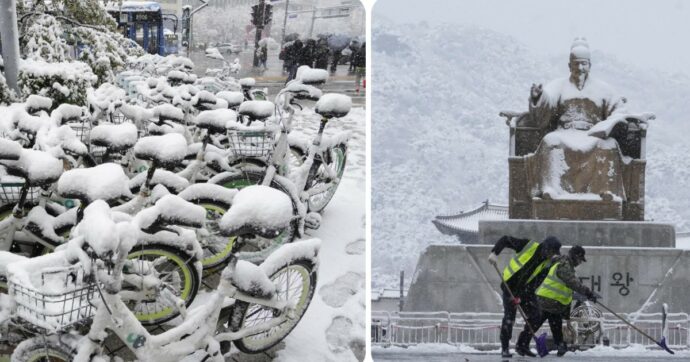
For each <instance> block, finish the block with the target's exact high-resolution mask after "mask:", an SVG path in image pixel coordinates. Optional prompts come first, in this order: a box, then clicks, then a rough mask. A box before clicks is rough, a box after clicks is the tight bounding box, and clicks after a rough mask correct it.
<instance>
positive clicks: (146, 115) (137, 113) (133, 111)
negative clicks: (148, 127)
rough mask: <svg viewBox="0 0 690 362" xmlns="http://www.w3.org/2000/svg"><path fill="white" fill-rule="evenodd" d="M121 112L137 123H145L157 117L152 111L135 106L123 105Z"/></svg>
mask: <svg viewBox="0 0 690 362" xmlns="http://www.w3.org/2000/svg"><path fill="white" fill-rule="evenodd" d="M120 112H122V114H123V115H124V116H125V117H126V118H127V119H130V120H132V122H135V123H144V122H146V121H148V120H150V119H151V118H154V117H155V116H154V114H153V110H152V109H146V108H144V107H140V106H137V105H134V104H123V105H122V107H120Z"/></svg>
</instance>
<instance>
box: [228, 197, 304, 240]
mask: <svg viewBox="0 0 690 362" xmlns="http://www.w3.org/2000/svg"><path fill="white" fill-rule="evenodd" d="M291 221H292V201H291V200H290V197H289V196H288V195H287V194H285V193H284V192H282V191H279V190H276V189H274V188H271V187H268V186H263V185H252V186H247V187H245V188H243V189H242V190H240V191H239V192H238V193H237V194H236V195H235V197H234V198H233V202H232V206H231V207H230V209H229V210H228V212H226V213H225V215H223V218H222V219H221V220H220V222H219V224H218V226H219V228H220V232H221V233H222V234H223V235H226V236H232V235H243V234H255V235H259V236H261V237H266V238H269V237H276V236H278V235H279V234H280V233H281V232H282V231H283V230H285V229H286V228H287V227H288V226H289V225H290V222H291Z"/></svg>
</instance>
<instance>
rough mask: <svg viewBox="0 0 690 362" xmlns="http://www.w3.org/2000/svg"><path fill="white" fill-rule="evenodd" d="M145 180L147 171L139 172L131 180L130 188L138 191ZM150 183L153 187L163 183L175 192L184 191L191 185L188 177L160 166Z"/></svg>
mask: <svg viewBox="0 0 690 362" xmlns="http://www.w3.org/2000/svg"><path fill="white" fill-rule="evenodd" d="M144 181H146V172H140V173H138V174H137V175H136V176H134V177H133V178H132V179H131V180H129V189H130V190H132V192H138V191H139V189H140V188H141V185H143V184H144ZM149 183H150V186H151V187H154V186H156V185H163V186H165V188H166V189H168V190H169V191H170V192H174V193H179V192H182V190H184V189H185V188H187V186H189V181H188V180H187V179H186V178H184V177H182V176H179V175H178V174H176V173H174V172H170V171H168V170H162V169H160V168H159V169H156V172H154V173H153V177H152V178H151V181H150V182H149Z"/></svg>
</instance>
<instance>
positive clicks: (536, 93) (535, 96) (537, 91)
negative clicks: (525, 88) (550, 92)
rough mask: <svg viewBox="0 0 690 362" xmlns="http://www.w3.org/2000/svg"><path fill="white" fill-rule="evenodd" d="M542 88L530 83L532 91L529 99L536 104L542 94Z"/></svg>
mask: <svg viewBox="0 0 690 362" xmlns="http://www.w3.org/2000/svg"><path fill="white" fill-rule="evenodd" d="M543 91H544V90H543V88H542V85H541V84H534V83H532V89H531V90H530V92H529V94H530V98H531V99H532V101H533V102H536V101H537V100H538V99H539V98H540V97H541V94H542V92H543Z"/></svg>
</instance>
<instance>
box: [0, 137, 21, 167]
mask: <svg viewBox="0 0 690 362" xmlns="http://www.w3.org/2000/svg"><path fill="white" fill-rule="evenodd" d="M21 155H22V146H21V145H20V144H19V143H17V142H15V141H11V140H8V139H5V138H0V160H8V161H16V160H18V159H19V157H21Z"/></svg>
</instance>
